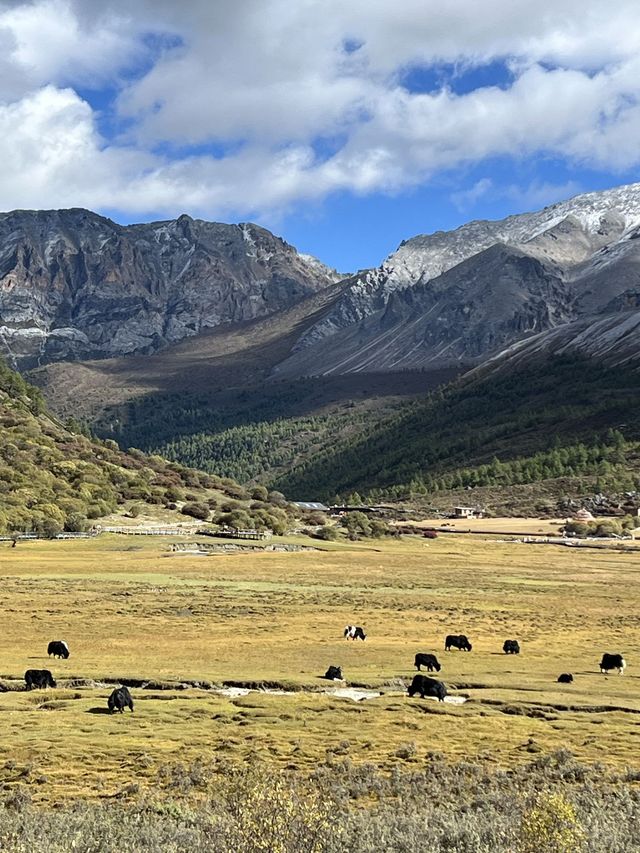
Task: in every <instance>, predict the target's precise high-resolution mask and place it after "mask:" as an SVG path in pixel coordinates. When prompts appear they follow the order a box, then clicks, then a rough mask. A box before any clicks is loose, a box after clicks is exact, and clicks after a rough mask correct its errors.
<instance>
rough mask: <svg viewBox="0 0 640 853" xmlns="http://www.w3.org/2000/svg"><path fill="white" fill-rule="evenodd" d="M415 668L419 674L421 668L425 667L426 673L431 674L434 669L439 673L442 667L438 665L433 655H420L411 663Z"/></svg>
mask: <svg viewBox="0 0 640 853" xmlns="http://www.w3.org/2000/svg"><path fill="white" fill-rule="evenodd" d="M413 665H414V666H415V668H416V669H417V670H418V672H420V667H421V666H426V668H427V670H428V672H433V670H434V669H435V671H436V672H440V670H441V669H442V667H441V666H440V664H439V663H438V658H437V657H436V656H435V655H429V654H420V653H418V654H417V655H416V659H415V660H414V662H413Z"/></svg>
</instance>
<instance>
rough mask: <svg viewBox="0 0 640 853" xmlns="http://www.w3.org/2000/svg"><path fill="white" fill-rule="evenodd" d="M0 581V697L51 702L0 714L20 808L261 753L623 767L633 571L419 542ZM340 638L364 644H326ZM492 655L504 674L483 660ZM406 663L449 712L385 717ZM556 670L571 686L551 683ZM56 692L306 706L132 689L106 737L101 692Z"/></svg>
mask: <svg viewBox="0 0 640 853" xmlns="http://www.w3.org/2000/svg"><path fill="white" fill-rule="evenodd" d="M0 567H1V570H0V574H1V577H2V582H1V586H0V612H1V613H2V615H3V617H4V618H3V628H4V630H3V638H2V644H1V645H0V677H2V679H4V680H11V679H19V678H21V677H22V675H23V673H24V671H25V670H26V669H28V668H49V669H51V670H52V671H53V673H54V675H55V677H56V678H57V679H58V681H59V684H60V686H59V688H58V689H57V690H55V691H51V690H50V691H46V692H45V691H42V692H40V691H34V692H32V693H26V692H14V691H12V692H8V693H4V694H0V719H1V720H2V723H3V725H2V726H1V727H0V782H5V783H6V784H9V785H12V784H14V783H16V782H17V781H28V782H31V783H32V784H33V790H34V793H35V795H36V796H37V797H39V798H41V799H46V800H58V799H61V798H65V797H69V796H78V795H83V796H85V795H86V796H95V795H97V796H100V795H103V796H104V795H110V794H113V793H115V792H116V791H118V790H119V789H120V788H121V787H122V786H123V785H124V784H126V783H127V782H130V781H136V782H138V783H139V784H140V785H141V786H142V787H145V786H146V785H150V784H153V783H154V780H155V779H156V778H157V774H158V770H159V768H160V767H161V766H162V765H166V764H172V763H175V762H177V761H189V760H191V759H194V758H196V757H202V758H204V759H206V760H212V759H216V758H220V757H228V758H232V759H237V760H243V759H245V758H246V757H247V756H248V755H250V754H260V755H262V756H263V757H265V758H267V759H268V760H271V761H274V762H277V763H278V764H279V765H283V766H291V767H297V768H300V769H308V768H312V767H313V766H314V765H315V764H316V763H317V761H318V760H323V759H324V758H325V757H326V756H327V754H329V755H337V756H349V757H350V758H351V759H352V760H353V761H356V762H357V761H368V762H373V763H375V764H377V765H379V766H381V767H391V766H393V765H394V764H399V763H404V762H405V761H406V759H405V758H403V757H402V755H403V754H404V752H403V749H402V747H403V746H405V745H406V744H410V743H413V744H415V746H416V751H415V754H414V755H413V756H412V758H411V760H412V761H416V762H421V761H422V760H423V759H424V757H425V755H426V754H427V753H428V752H430V751H436V752H442V753H444V754H446V755H449V756H451V757H453V758H460V757H465V756H478V755H480V756H483V757H484V758H486V760H489V761H493V762H498V763H500V764H503V765H510V764H513V763H516V762H519V761H521V760H524V759H529V758H531V753H532V752H533V751H536V750H538V749H540V750H545V751H546V750H551V749H556V748H559V747H561V746H566V747H568V748H570V749H572V750H573V751H574V752H575V753H576V754H577V755H578V756H580V757H581V758H583V759H585V760H587V761H592V760H602V761H605V762H608V763H611V764H615V765H625V764H632V763H634V762H635V761H636V760H637V759H638V757H640V748H639V749H636V745H638V740H639V739H640V664H638V661H640V655H639V654H638V628H639V627H640V615H639V614H640V559H639V558H638V555H637V554H635V555H634V554H624V553H620V552H613V551H612V552H601V551H594V552H592V551H587V550H584V551H583V550H580V551H575V550H571V549H565V548H560V547H557V546H551V545H525V544H518V543H502V542H496V541H483V540H482V539H480V538H479V537H470V538H467V537H440V538H439V539H437V540H434V541H423V540H420V539H405V540H403V541H401V542H374V543H372V544H366V545H364V544H362V543H360V544H358V545H355V546H341V547H329V548H328V549H327V550H325V551H315V552H303V553H290V554H278V553H269V554H260V555H251V554H246V555H240V554H239V555H234V556H215V557H213V556H212V557H199V556H195V555H181V554H171V553H170V552H169V550H168V544H167V542H166V540H157V539H154V540H142V539H137V538H135V539H134V538H133V537H126V538H125V537H115V536H114V537H107V536H103V537H100V538H99V539H96V540H94V541H77V542H76V541H74V542H54V543H42V542H34V543H21V544H20V545H19V546H18V547H17V548H15V549H11V548H9V547H7V546H0ZM353 621H356V622H357V623H359V624H362V625H364V626H365V627H366V629H367V631H368V634H369V637H368V639H367V641H366V643H361V642H358V643H350V642H347V641H345V640H344V639H343V638H342V629H343V626H344V625H345V624H347V623H349V622H353ZM450 632H454V633H458V632H464V633H467V634H468V635H469V637H470V639H471V641H472V642H473V646H474V648H473V652H471V653H470V654H467V653H462V652H451V653H448V654H447V653H445V652H444V651H442V648H443V641H444V637H445V635H446V634H447V633H450ZM507 638H515V639H518V640H519V641H520V643H521V646H522V654H521V655H520V656H518V657H515V656H513V657H512V656H505V655H503V654H502V653H501V648H502V643H503V641H504V640H505V639H507ZM51 639H65V640H66V641H67V642H68V644H69V646H70V649H71V658H70V659H69V660H68V661H59V660H55V661H54V660H52V659H51V660H50V659H48V658H47V656H46V646H47V643H48V641H49V640H51ZM417 651H435V652H436V653H437V654H438V657H439V659H440V661H441V662H442V664H443V670H442V672H441V674H440V677H442V679H443V680H444V681H445V682H447V683H448V684H449V685H451V686H454V685H457V686H458V687H459V688H460V692H463V693H465V694H467V695H468V696H469V697H470V700H469V701H468V702H467V704H466V705H464V706H461V707H457V706H453V705H448V704H445V705H438V704H437V703H435V702H432V701H429V700H426V701H422V700H420V699H414V700H410V699H408V697H406V695H405V693H404V691H403V690H402V688H401V684H402V682H405V683H407V682H408V681H409V680H410V679H411V677H412V676H413V673H414V669H413V657H414V655H415V653H416V652H417ZM603 651H610V652H616V651H621V652H623V653H624V654H625V656H626V658H627V662H628V673H627V675H625V676H623V677H620V676H617V675H611V676H608V677H605V676H603V675H601V674H600V673H599V671H598V666H597V664H598V662H599V658H600V655H601V654H602V652H603ZM329 664H338V665H341V666H342V667H343V671H344V674H345V677H346V678H347V680H348V681H349V682H350V683H352V684H353V683H355V684H361V685H370V686H372V687H378V688H380V689H382V690H383V691H384V695H383V696H381V697H380V698H378V699H373V700H367V701H365V702H360V703H355V702H352V701H350V700H347V699H338V698H335V697H331V696H327V695H323V694H321V693H314V692H310V691H312V690H315V691H317V690H322V689H325V688H326V687H327V683H326V682H324V681H323V680H322V679H320V678H319V677H318V676H320V675H321V674H322V673H324V671H325V670H326V668H327V667H328V666H329ZM636 670H637V671H636ZM562 671H569V672H573V674H574V676H575V679H576V680H575V683H574V684H573V685H570V686H566V685H558V684H557V683H556V678H557V675H558V674H559V673H560V672H562ZM74 678H83V679H95V680H97V681H101V680H103V679H107V678H111V679H117V678H133V679H140V680H157V681H160V682H175V684H176V686H177V685H178V684H179V683H180V682H184V681H209V682H214V683H221V682H223V681H227V680H233V681H236V682H254V681H269V682H274V683H278V684H281V685H283V686H285V687H291V688H300V687H303V688H305V690H304V691H299V692H296V693H295V694H294V695H264V694H250V695H249V696H246V697H239V698H228V697H224V696H219V695H216V694H214V693H212V692H211V691H206V690H199V689H193V688H191V689H186V690H179V689H171V690H162V691H161V690H157V689H152V690H148V689H147V690H142V689H133V691H132V692H133V695H134V699H135V701H136V703H137V704H136V711H135V713H134V714H133V715H129V713H128V712H127V714H126V715H122V716H120V715H115V716H113V717H111V716H109V715H107V714H105V713H103V709H106V697H107V696H108V693H109V690H110V689H109V688H106V687H104V688H88V687H70V686H68V680H70V679H74ZM639 746H640V745H639ZM327 751H328V752H327ZM397 753H400V754H397ZM3 767H4V769H3Z"/></svg>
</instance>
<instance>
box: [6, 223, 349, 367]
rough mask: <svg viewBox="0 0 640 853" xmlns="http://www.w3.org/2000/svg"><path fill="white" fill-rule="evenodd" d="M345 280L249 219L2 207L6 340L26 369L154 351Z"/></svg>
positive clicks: (12, 357) (16, 360)
mask: <svg viewBox="0 0 640 853" xmlns="http://www.w3.org/2000/svg"><path fill="white" fill-rule="evenodd" d="M338 279H339V276H338V274H337V273H335V271H332V270H330V269H328V268H327V267H325V266H324V265H323V264H321V263H320V262H319V261H317V260H316V259H315V258H311V257H309V256H304V255H300V254H298V253H297V252H296V250H295V249H294V248H293V247H292V246H289V245H288V244H287V243H285V242H284V241H283V240H281V239H279V238H278V237H275V236H274V235H273V234H271V233H270V232H269V231H266V230H265V229H263V228H260V227H258V226H256V225H251V224H241V225H223V224H219V223H214V222H204V221H202V220H194V219H191V218H190V217H189V216H181V217H180V218H179V219H177V220H171V221H167V222H152V223H149V224H145V225H129V226H120V225H117V224H116V223H114V222H112V221H111V220H109V219H105V218H104V217H102V216H98V215H97V214H95V213H91V212H90V211H87V210H81V209H72V210H59V211H58V210H52V211H14V212H12V213H5V214H0V344H1V345H2V349H3V350H4V354H5V355H6V356H7V357H8V358H9V360H10V361H11V362H12V363H13V364H14V365H17V366H19V367H20V368H23V369H24V368H29V367H33V366H35V365H37V364H41V363H44V362H47V361H58V360H70V359H78V358H96V357H97V358H100V357H107V356H114V355H124V354H128V353H134V352H137V353H145V352H151V351H153V350H156V349H158V348H159V347H161V346H163V345H165V344H167V343H170V342H174V341H178V340H181V339H182V338H185V337H187V336H189V335H195V334H197V333H198V332H201V331H204V330H206V329H210V328H213V327H215V326H218V325H220V324H223V323H239V322H243V321H247V320H253V319H255V318H257V317H261V316H266V315H268V314H271V313H273V312H276V311H279V310H282V309H284V308H288V307H290V306H291V305H293V304H294V303H296V302H298V301H299V300H300V299H302V298H304V297H305V296H308V295H310V294H312V293H315V292H316V291H318V290H320V289H321V288H324V287H326V286H327V285H329V284H330V283H332V282H333V281H336V280H338Z"/></svg>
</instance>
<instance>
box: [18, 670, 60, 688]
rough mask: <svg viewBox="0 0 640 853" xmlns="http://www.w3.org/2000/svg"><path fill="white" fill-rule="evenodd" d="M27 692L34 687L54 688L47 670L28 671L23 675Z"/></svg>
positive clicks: (52, 679) (51, 677) (54, 683)
mask: <svg viewBox="0 0 640 853" xmlns="http://www.w3.org/2000/svg"><path fill="white" fill-rule="evenodd" d="M24 680H25V684H26V685H27V690H33V688H34V687H38V688H40V689H44V688H45V687H55V686H56V682H55V680H54V678H53V676H52V675H51V673H50V672H49V670H48V669H28V670H27V671H26V672H25V674H24Z"/></svg>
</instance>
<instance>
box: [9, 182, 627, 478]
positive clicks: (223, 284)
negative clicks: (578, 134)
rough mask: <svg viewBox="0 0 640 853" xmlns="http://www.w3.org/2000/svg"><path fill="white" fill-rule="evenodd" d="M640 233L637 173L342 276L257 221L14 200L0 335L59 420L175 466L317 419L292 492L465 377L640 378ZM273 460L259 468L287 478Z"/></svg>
mask: <svg viewBox="0 0 640 853" xmlns="http://www.w3.org/2000/svg"><path fill="white" fill-rule="evenodd" d="M639 237H640V184H633V185H629V186H624V187H618V188H615V189H612V190H607V191H603V192H596V193H587V194H584V195H580V196H576V197H575V198H573V199H569V200H568V201H564V202H561V203H559V204H555V205H551V206H549V207H546V208H544V210H542V211H539V212H535V213H525V214H519V215H515V216H510V217H508V218H506V219H504V220H501V221H495V222H490V221H475V222H470V223H468V224H466V225H463V226H461V227H460V228H458V229H456V230H454V231H448V232H436V233H434V234H429V235H419V236H416V237H413V238H411V239H409V240H406V241H404V242H403V243H402V244H401V245H400V247H399V248H398V249H397V251H396V252H394V253H393V254H392V255H390V256H389V257H388V258H387V259H386V260H385V261H384V262H383V263H382V264H381V266H380V267H379V268H377V269H374V270H367V271H363V272H360V273H358V274H357V275H355V276H347V277H343V276H340V275H339V274H338V273H336V272H335V271H334V270H331V269H329V268H328V267H326V266H324V265H323V264H322V263H321V262H320V261H318V260H316V259H314V258H311V257H309V256H307V255H302V254H299V253H298V252H297V251H296V250H295V249H294V248H293V247H291V246H289V245H288V244H286V243H285V242H284V241H282V240H280V239H279V238H277V237H275V236H274V235H272V234H270V233H269V232H268V231H265V230H264V229H262V228H259V227H258V226H256V225H247V224H244V225H223V224H218V223H208V222H203V221H201V220H193V219H191V218H189V217H187V216H181V217H179V218H178V219H177V220H172V221H169V222H155V223H149V224H147V225H130V226H120V225H117V224H115V223H113V222H111V221H110V220H108V219H105V218H104V217H100V216H98V215H96V214H93V213H90V212H89V211H83V210H69V211H15V212H13V213H8V214H3V215H1V216H0V341H1V342H2V343H3V345H4V349H5V352H6V354H7V358H8V360H9V361H10V362H12V363H13V365H17V366H18V367H19V368H20V369H21V370H23V371H24V370H27V371H30V372H29V377H30V379H31V381H33V382H35V383H36V384H38V385H40V386H41V387H42V388H43V390H44V392H45V395H46V396H47V399H48V401H49V404H50V405H51V406H52V407H53V408H54V410H56V411H57V412H58V413H59V414H61V415H68V414H70V413H74V414H79V415H82V416H83V417H86V418H87V419H88V420H89V421H91V422H92V423H93V424H94V426H95V428H97V429H98V431H99V432H100V433H101V434H103V435H109V436H113V437H115V438H116V439H118V440H119V441H121V442H123V443H125V446H126V443H127V442H132V443H134V444H136V445H137V446H143V447H145V448H147V449H153V450H157V451H159V452H168V453H169V455H172V454H173V455H174V456H175V457H176V458H180V459H182V458H183V457H182V456H181V455H180V454H183V455H184V454H185V453H187V454H188V452H189V451H187V450H185V447H186V445H184V444H183V445H180V446H179V445H178V444H176V443H175V441H174V439H181V440H182V439H185V437H186V438H188V440H189V441H190V442H191V446H193V445H194V441H197V440H198V437H199V436H205V435H208V436H209V438H210V437H211V436H212V435H217V434H219V433H224V432H225V430H228V429H234V430H238V429H240V430H241V431H242V430H245V431H247V430H252V429H254V428H255V426H256V424H264V423H267V422H271V423H275V422H276V421H277V422H278V423H280V424H281V423H282V421H283V420H284V421H287V419H289V420H290V421H291V432H292V433H295V432H296V429H298V427H299V423H298V421H297V420H296V419H299V418H301V417H304V418H309V417H312V418H313V417H316V416H322V418H324V419H325V420H323V423H325V427H326V434H325V433H323V436H322V440H321V441H320V442H319V444H318V443H316V444H314V443H313V442H311V443H310V445H309V448H307V450H305V448H304V446H303V445H304V441H300V440H299V439H296V441H295V442H293V443H292V445H291V447H292V451H291V458H288V457H286V454H285V457H286V458H285V461H284V462H283V461H282V460H281V464H280V467H279V470H278V472H277V476H278V477H280V478H284V479H282V482H283V483H286V482H287V473H286V471H287V468H290V469H291V470H293V469H294V468H296V469H297V470H298V469H300V466H302V469H304V468H305V466H306V465H307V464H308V462H309V459H308V454H313V453H314V452H316V451H317V450H318V448H319V447H322V448H323V452H324V450H326V448H327V447H328V446H329V445H330V444H331V445H334V446H338V445H339V444H340V442H341V441H343V440H345V441H349V442H352V441H353V440H354V433H360V434H362V435H364V433H365V432H366V433H367V434H369V432H370V431H371V430H373V431H375V430H376V429H377V428H378V427H377V425H378V423H380V422H381V421H383V420H384V419H385V418H387V417H389V416H390V414H391V413H392V412H394V413H395V412H396V409H397V406H398V405H400V406H402V405H405V404H406V402H403V401H406V400H407V399H409V398H415V396H416V395H419V394H425V393H427V392H429V390H430V389H432V388H433V387H435V386H436V385H439V384H442V383H443V382H447V381H450V380H451V379H452V378H453V377H455V376H456V375H459V374H465V373H466V374H467V377H469V379H468V380H466V379H465V382H464V383H463V386H462V387H464V388H468V389H472V390H471V391H469V393H476V394H477V393H478V392H477V389H478V388H479V387H481V386H480V385H478V383H491V382H497V381H498V378H499V377H502V378H504V377H507V384H506V386H505V387H510V388H512V387H513V383H511V381H510V379H511V378H513V377H514V376H516V375H519V374H521V375H523V376H525V375H526V376H528V377H529V380H527V381H532V380H531V377H532V376H533V375H534V374H535V372H536V371H540V372H545V371H548V370H549V365H550V364H552V363H554V362H559V363H561V364H566V360H567V358H569V360H571V359H572V358H577V359H586V360H587V361H588V362H589V363H590V365H591V367H592V368H593V367H594V366H596V367H601V368H602V369H603V371H605V372H606V371H610V370H611V369H616V368H618V369H624V370H625V371H627V373H625V376H626V377H627V380H625V383H626V384H624V387H625V388H627V387H629V385H630V386H633V384H634V380H633V377H634V375H635V374H634V372H633V370H632V371H631V373H629V372H628V371H629V370H630V369H631V368H634V367H635V366H636V365H637V363H638V360H639V358H640V334H639V333H638V332H639V327H640V240H639V239H638V238H639ZM603 375H604V374H603ZM566 376H567V374H566V373H564V374H563V380H562V381H566ZM385 377H386V378H385ZM500 381H502V380H500ZM596 384H597V383H596ZM483 387H485V388H486V387H488V386H487V385H485V386H483ZM473 389H476V390H473ZM465 393H466V392H465ZM545 393H546V392H545ZM570 393H571V389H570V388H569V389H565V394H568V395H570ZM581 393H584V388H582V391H581ZM456 395H457V392H456ZM456 395H454V396H455V398H456V399H458V396H459V395H457V396H456ZM621 395H622V396H620V397H619V398H617V400H618V403H620V402H621V401H623V400H624V394H623V393H622V392H621ZM550 399H551V398H550V397H549V396H548V395H547V396H546V397H545V400H546V401H547V403H548V402H549V400H550ZM521 404H522V405H526V395H525V398H524V399H523V400H522V401H521ZM407 405H408V404H407ZM553 405H560V403H559V402H558V403H553ZM345 407H352V408H353V407H355V409H356V410H358V411H362V412H366V417H364V416H363V417H362V418H361V419H360V420H358V419H357V418H356V419H353V418H350V417H346V418H345V417H342V415H343V414H344V411H345ZM338 411H339V412H340V418H336V417H334V415H336V413H338ZM616 411H617V409H616ZM196 412H197V414H195V413H196ZM187 413H188V414H187ZM514 417H515V415H514ZM518 417H519V416H518ZM327 418H328V420H327ZM611 418H612V420H611V424H610V425H613V426H616V427H617V426H619V425H620V420H621V419H620V418H619V417H618V416H617V415H615V416H614V415H613V414H612V415H611ZM605 420H606V419H605ZM623 420H624V419H623ZM294 422H295V423H296V426H294V425H293V424H294ZM598 424H600V421H598ZM602 425H603V426H607V424H606V423H604V422H603V424H602ZM558 428H559V430H560V433H561V434H562V428H561V427H558ZM570 434H571V435H573V434H574V433H573V432H571V431H570V430H569V431H568V432H567V436H569V435H570ZM247 435H248V433H246V434H243V436H244V437H242V438H241V439H238V436H237V435H236V434H235V433H234V441H236V440H241V441H243V442H244V441H248V438H247ZM316 437H317V436H316ZM284 443H285V444H286V441H285V442H284ZM249 444H251V442H249ZM267 444H268V442H267ZM516 445H517V442H516ZM252 446H253V445H252ZM294 447H295V451H294V449H293V448H294ZM253 452H254V451H253V450H252V451H251V453H253ZM256 452H258V451H256ZM502 452H503V453H505V452H506V453H511V454H512V455H513V454H514V453H517V452H519V451H518V447H517V446H515V445H514V447H513V448H505V447H502ZM251 453H250V454H249V457H250V458H249V462H248V463H247V466H245V467H244V468H243V469H242V472H243V474H244V475H245V479H251V477H249V476H247V475H246V474H247V472H248V471H249V472H250V471H251ZM214 455H215V454H214ZM223 455H224V454H222V456H223ZM219 456H220V454H219ZM213 458H214V457H212V459H213ZM207 459H208V457H206V455H204V456H203V455H202V453H199V454H198V455H197V460H198V462H199V464H200V462H201V461H203V464H205V467H206V463H207ZM183 461H186V462H189V463H190V464H193V463H194V459H193V458H186V459H184V460H183ZM262 461H263V463H265V464H266V462H265V460H264V459H263V460H262ZM215 464H216V465H218V464H220V458H218V456H216V457H215ZM261 464H262V463H261ZM212 465H213V462H212ZM283 466H284V470H283ZM268 467H269V466H268V464H267V467H266V469H265V470H266V473H264V471H263V468H264V465H263V466H262V467H260V470H259V475H260V476H263V474H264V477H266V478H267V479H268V478H269V477H274V476H276V474H275V473H274V472H273V471H269V470H268ZM302 469H300V470H302ZM216 470H217V469H216ZM257 470H258V469H256V471H257ZM227 473H228V472H227ZM391 477H392V475H391ZM382 479H384V481H385V483H388V482H390V475H389V471H388V470H387V471H386V473H385V477H384V478H382ZM350 480H351V481H353V482H365V481H366V483H367V484H368V485H369V486H371V485H372V484H374V485H375V483H376V477H375V474H371V472H370V473H369V474H368V475H367V477H366V478H360V479H358V477H357V476H355V475H354V476H353V477H351V478H350ZM288 482H291V483H295V484H296V485H295V489H296V492H297V493H298V494H299V493H300V492H301V490H303V489H304V482H303V480H301V479H300V477H297V479H296V477H293V479H290V480H289V481H288ZM331 487H332V488H333V484H332V485H331ZM335 487H336V489H339V488H341V483H340V482H338V481H337V480H336V482H335ZM328 488H329V486H327V489H328ZM325 491H326V489H325Z"/></svg>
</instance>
